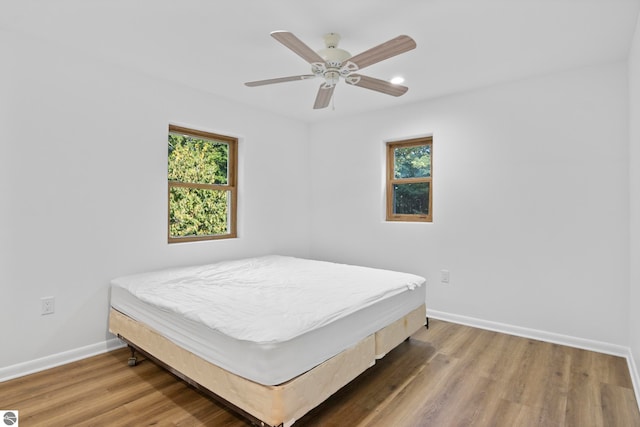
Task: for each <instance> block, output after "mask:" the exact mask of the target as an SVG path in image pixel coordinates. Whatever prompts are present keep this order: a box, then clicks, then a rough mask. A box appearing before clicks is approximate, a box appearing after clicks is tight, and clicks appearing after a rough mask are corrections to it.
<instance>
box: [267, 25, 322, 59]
mask: <svg viewBox="0 0 640 427" xmlns="http://www.w3.org/2000/svg"><path fill="white" fill-rule="evenodd" d="M271 37H273V38H274V39H276V40H278V41H279V42H280V43H282V44H283V45H285V46H286V47H288V48H289V49H291V50H292V51H293V52H295V53H296V54H298V56H300V57H301V58H302V59H304V60H305V61H307V62H308V63H309V64H313V63H314V62H320V63H322V64H324V59H322V57H321V56H320V55H318V54H317V53H316V52H315V51H314V50H313V49H311V48H310V47H309V46H307V45H306V44H305V43H304V42H303V41H302V40H300V39H299V38H297V37H296V36H295V35H293V33H290V32H289V31H274V32H272V33H271Z"/></svg>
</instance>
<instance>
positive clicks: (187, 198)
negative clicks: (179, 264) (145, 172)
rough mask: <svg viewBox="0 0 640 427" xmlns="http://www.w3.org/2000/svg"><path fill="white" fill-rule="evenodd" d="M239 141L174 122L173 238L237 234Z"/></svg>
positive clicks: (170, 170)
mask: <svg viewBox="0 0 640 427" xmlns="http://www.w3.org/2000/svg"><path fill="white" fill-rule="evenodd" d="M237 145H238V140H237V139H236V138H232V137H229V136H223V135H216V134H213V133H209V132H201V131H198V130H193V129H187V128H183V127H180V126H174V125H169V156H168V174H167V175H168V180H169V243H176V242H190V241H196V240H210V239H224V238H231V237H236V236H237V232H236V205H237V198H238V195H237V192H238V191H237V182H236V181H237V172H236V170H237V158H238V156H237Z"/></svg>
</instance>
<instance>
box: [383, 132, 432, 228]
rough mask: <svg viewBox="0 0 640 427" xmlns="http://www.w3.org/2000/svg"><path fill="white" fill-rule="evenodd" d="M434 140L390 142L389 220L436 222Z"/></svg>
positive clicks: (388, 160)
mask: <svg viewBox="0 0 640 427" xmlns="http://www.w3.org/2000/svg"><path fill="white" fill-rule="evenodd" d="M432 141H433V140H432V138H431V137H421V138H414V139H411V140H404V141H394V142H389V143H387V220H389V221H424V222H431V221H432V218H433V216H432V212H431V209H432V193H433V187H432V167H431V166H432V163H431V162H432V147H433V144H432Z"/></svg>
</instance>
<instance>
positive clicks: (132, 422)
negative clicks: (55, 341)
mask: <svg viewBox="0 0 640 427" xmlns="http://www.w3.org/2000/svg"><path fill="white" fill-rule="evenodd" d="M128 357H129V353H128V350H126V349H122V350H117V351H113V352H110V353H107V354H104V355H100V356H96V357H93V358H90V359H86V360H82V361H79V362H75V363H72V364H69V365H66V366H61V367H58V368H54V369H50V370H48V371H45V372H40V373H37V374H33V375H29V376H26V377H22V378H18V379H15V380H12V381H7V382H4V383H0V409H3V410H8V409H14V410H18V411H20V412H19V415H20V423H21V426H23V427H27V426H48V427H50V426H136V427H137V426H247V425H251V424H250V423H249V422H248V421H246V420H245V419H243V418H242V417H241V416H239V415H237V414H235V413H234V412H233V411H230V410H228V409H225V408H224V407H223V406H221V405H220V404H218V403H217V402H216V401H214V400H212V399H210V398H208V397H206V396H204V395H203V394H201V393H199V392H198V391H196V390H194V389H193V388H191V387H189V386H188V385H186V384H185V383H184V382H182V381H180V380H178V379H177V378H175V377H174V376H173V375H171V374H170V373H168V372H167V371H165V370H163V369H161V368H159V367H157V366H156V365H154V364H153V363H152V362H150V361H143V362H142V363H140V364H139V365H138V366H136V367H134V368H130V367H128V366H127V358H128ZM635 399H636V398H635V396H634V393H633V387H632V384H631V379H630V376H629V372H628V368H627V363H626V360H624V359H623V358H620V357H614V356H609V355H604V354H600V353H594V352H590V351H585V350H578V349H574V348H570V347H564V346H560V345H556V344H549V343H545V342H540V341H534V340H529V339H526V338H518V337H514V336H510V335H504V334H500V333H496V332H490V331H485V330H481V329H475V328H471V327H467V326H461V325H457V324H453V323H448V322H443V321H437V320H433V319H432V320H431V322H430V329H428V330H427V329H422V330H420V331H419V332H417V333H416V334H414V336H413V337H412V338H411V340H409V341H407V342H404V343H402V344H400V346H399V347H398V348H396V349H395V350H393V351H392V352H390V353H389V354H387V356H385V357H384V358H383V359H382V360H379V361H378V363H377V364H376V365H375V366H374V367H372V368H371V369H369V370H368V371H366V372H365V373H364V374H362V375H361V376H360V377H358V378H357V379H356V380H354V381H353V382H352V383H350V384H349V385H347V386H346V387H344V388H343V389H342V390H340V391H339V392H338V393H336V394H335V395H334V396H332V397H331V398H329V399H328V400H327V401H326V402H324V403H323V404H322V405H320V406H319V407H317V408H316V409H314V410H313V411H311V412H310V413H309V414H307V415H306V416H305V417H303V418H302V419H300V420H299V421H298V422H296V423H295V426H294V427H302V426H323V427H325V426H341V427H342V426H349V427H351V426H362V427H364V426H394V427H414V426H436V427H440V426H444V427H455V426H465V427H466V426H496V427H502V426H508V427H513V426H518V427H519V426H523V427H528V426H544V427H555V426H576V427H584V426H586V427H592V426H593V427H598V426H603V427H616V426H620V427H634V426H639V427H640V413H639V412H638V405H637V404H636V400H635Z"/></svg>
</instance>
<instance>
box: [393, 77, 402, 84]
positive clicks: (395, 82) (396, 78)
mask: <svg viewBox="0 0 640 427" xmlns="http://www.w3.org/2000/svg"><path fill="white" fill-rule="evenodd" d="M390 82H391V83H392V84H394V85H399V84H401V83H404V77H401V76H395V77H394V78H392V79H391V80H390Z"/></svg>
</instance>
